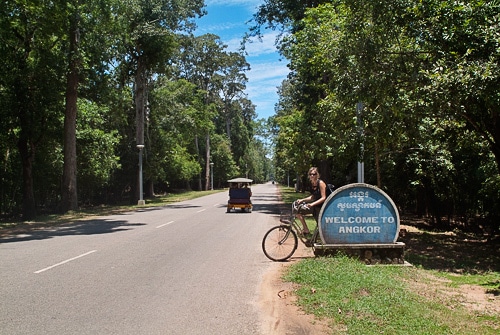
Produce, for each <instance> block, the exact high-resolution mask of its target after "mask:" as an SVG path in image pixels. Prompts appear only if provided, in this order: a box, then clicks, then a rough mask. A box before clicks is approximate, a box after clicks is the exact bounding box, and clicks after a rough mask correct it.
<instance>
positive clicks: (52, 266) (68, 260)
mask: <svg viewBox="0 0 500 335" xmlns="http://www.w3.org/2000/svg"><path fill="white" fill-rule="evenodd" d="M96 251H97V250H92V251H89V252H86V253H84V254H81V255H79V256H76V257H73V258H70V259H67V260H65V261H62V262H60V263H57V264H54V265H51V266H49V267H46V268H45V269H41V270H38V271H35V272H34V273H42V272H44V271H47V270H50V269H52V268H55V267H56V266H59V265H63V264H66V263H68V262H71V261H74V260H75V259H78V258H81V257H85V256H88V255H90V254H92V253H94V252H96Z"/></svg>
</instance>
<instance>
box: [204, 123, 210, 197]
mask: <svg viewBox="0 0 500 335" xmlns="http://www.w3.org/2000/svg"><path fill="white" fill-rule="evenodd" d="M206 141H207V142H206V143H207V152H206V157H205V191H208V190H209V189H210V132H207V138H206Z"/></svg>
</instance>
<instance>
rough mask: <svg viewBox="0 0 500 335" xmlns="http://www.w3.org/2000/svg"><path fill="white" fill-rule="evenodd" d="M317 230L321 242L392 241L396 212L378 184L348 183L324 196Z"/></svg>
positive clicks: (372, 242) (395, 227) (396, 228)
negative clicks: (324, 199)
mask: <svg viewBox="0 0 500 335" xmlns="http://www.w3.org/2000/svg"><path fill="white" fill-rule="evenodd" d="M319 233H320V236H321V240H322V242H323V243H324V244H384V243H395V242H396V240H397V239H398V235H399V213H398V210H397V208H396V206H395V205H394V202H393V201H392V199H391V198H389V196H388V195H387V194H385V193H384V192H383V191H382V190H380V189H379V188H377V187H375V186H372V185H368V184H359V183H358V184H350V185H346V186H343V187H341V188H339V189H337V190H335V192H333V193H332V194H331V195H330V196H329V197H328V199H326V201H325V203H324V205H323V207H322V208H321V212H320V214H319Z"/></svg>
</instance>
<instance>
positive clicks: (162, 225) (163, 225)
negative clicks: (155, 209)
mask: <svg viewBox="0 0 500 335" xmlns="http://www.w3.org/2000/svg"><path fill="white" fill-rule="evenodd" d="M172 222H174V221H170V222H167V223H164V224H161V225H159V226H158V227H156V228H161V227H165V226H166V225H169V224H171V223H172Z"/></svg>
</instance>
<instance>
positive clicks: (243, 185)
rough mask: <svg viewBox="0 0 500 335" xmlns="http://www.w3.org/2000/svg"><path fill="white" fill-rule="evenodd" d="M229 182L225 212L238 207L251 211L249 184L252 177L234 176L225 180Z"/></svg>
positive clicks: (243, 210) (244, 210)
mask: <svg viewBox="0 0 500 335" xmlns="http://www.w3.org/2000/svg"><path fill="white" fill-rule="evenodd" d="M227 182H228V183H229V200H228V201H227V213H229V212H231V209H237V208H240V209H241V211H242V212H248V213H251V212H252V201H251V200H250V197H251V196H252V190H251V189H250V184H251V183H252V182H253V180H252V179H248V178H235V179H230V180H228V181H227Z"/></svg>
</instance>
